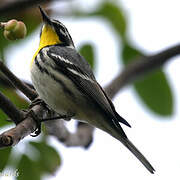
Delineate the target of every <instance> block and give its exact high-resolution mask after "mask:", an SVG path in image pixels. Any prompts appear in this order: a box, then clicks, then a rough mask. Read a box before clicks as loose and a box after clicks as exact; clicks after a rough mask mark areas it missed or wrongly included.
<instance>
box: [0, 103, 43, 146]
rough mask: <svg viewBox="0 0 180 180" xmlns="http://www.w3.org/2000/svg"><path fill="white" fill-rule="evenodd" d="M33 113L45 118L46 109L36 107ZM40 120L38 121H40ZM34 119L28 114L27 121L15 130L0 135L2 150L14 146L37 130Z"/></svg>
mask: <svg viewBox="0 0 180 180" xmlns="http://www.w3.org/2000/svg"><path fill="white" fill-rule="evenodd" d="M32 111H33V112H34V113H35V114H36V115H37V114H38V116H41V117H43V115H44V107H42V106H40V105H36V106H34V107H33V108H32ZM38 120H39V119H36V121H38ZM36 121H35V119H34V117H33V116H32V115H31V114H30V113H28V114H27V117H26V119H24V120H23V121H22V122H20V123H19V124H18V125H17V126H16V127H15V128H12V129H10V130H8V131H5V132H4V133H2V134H1V135H0V148H2V147H7V146H14V145H16V144H17V143H19V141H20V140H21V139H23V138H24V137H25V136H27V135H30V134H31V133H33V132H34V131H35V130H36V128H37V123H36Z"/></svg>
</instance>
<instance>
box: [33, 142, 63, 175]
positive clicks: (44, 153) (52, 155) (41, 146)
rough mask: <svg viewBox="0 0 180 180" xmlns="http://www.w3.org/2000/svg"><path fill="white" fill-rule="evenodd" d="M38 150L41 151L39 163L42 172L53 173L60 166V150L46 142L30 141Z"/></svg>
mask: <svg viewBox="0 0 180 180" xmlns="http://www.w3.org/2000/svg"><path fill="white" fill-rule="evenodd" d="M30 145H32V146H33V147H34V148H35V149H36V150H38V151H39V154H40V156H39V158H38V160H37V163H38V164H39V166H40V167H41V171H42V172H46V173H50V174H53V173H54V172H55V171H56V170H57V168H59V167H60V164H61V159H60V156H59V154H58V152H57V151H56V150H55V149H54V148H53V147H52V146H49V145H47V144H46V143H45V142H30Z"/></svg>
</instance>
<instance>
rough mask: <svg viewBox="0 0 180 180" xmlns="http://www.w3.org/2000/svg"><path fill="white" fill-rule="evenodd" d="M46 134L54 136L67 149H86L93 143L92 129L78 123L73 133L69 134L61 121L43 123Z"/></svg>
mask: <svg viewBox="0 0 180 180" xmlns="http://www.w3.org/2000/svg"><path fill="white" fill-rule="evenodd" d="M44 123H45V126H46V129H47V132H48V134H50V135H53V136H55V137H56V138H57V139H58V140H59V141H60V142H62V143H64V144H65V145H66V146H68V147H72V146H82V147H84V148H88V147H89V145H90V144H91V143H92V141H93V132H94V127H92V126H90V125H88V124H86V123H81V122H79V123H78V125H77V129H76V132H75V133H71V132H70V131H69V130H68V129H67V127H66V126H65V124H64V122H63V121H60V120H54V121H47V122H44Z"/></svg>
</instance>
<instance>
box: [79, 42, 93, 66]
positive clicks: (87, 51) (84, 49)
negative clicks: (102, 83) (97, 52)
mask: <svg viewBox="0 0 180 180" xmlns="http://www.w3.org/2000/svg"><path fill="white" fill-rule="evenodd" d="M79 52H80V54H81V55H82V56H83V57H84V58H85V59H86V60H87V62H88V63H89V64H90V66H91V68H92V69H94V61H95V60H94V50H93V46H92V45H91V44H84V45H83V46H81V47H80V49H79Z"/></svg>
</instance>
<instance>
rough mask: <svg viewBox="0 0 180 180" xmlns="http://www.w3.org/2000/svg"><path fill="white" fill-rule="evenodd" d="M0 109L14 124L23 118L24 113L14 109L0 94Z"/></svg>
mask: <svg viewBox="0 0 180 180" xmlns="http://www.w3.org/2000/svg"><path fill="white" fill-rule="evenodd" d="M0 108H1V109H2V110H3V111H4V113H6V114H7V115H8V116H9V118H11V120H13V121H14V123H15V124H18V123H19V122H20V120H22V119H23V118H24V113H23V112H22V111H20V110H19V109H17V108H16V106H15V105H14V104H13V103H12V102H11V101H10V100H9V99H8V98H7V97H6V96H4V95H3V94H2V93H1V92H0Z"/></svg>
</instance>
